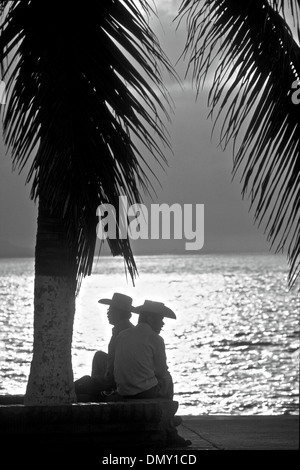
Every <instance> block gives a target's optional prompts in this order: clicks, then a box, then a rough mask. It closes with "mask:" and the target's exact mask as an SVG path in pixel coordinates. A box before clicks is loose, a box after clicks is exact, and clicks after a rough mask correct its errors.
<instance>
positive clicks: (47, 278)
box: [24, 198, 76, 405]
mask: <svg viewBox="0 0 300 470" xmlns="http://www.w3.org/2000/svg"><path fill="white" fill-rule="evenodd" d="M72 266H74V260H72V256H71V252H70V249H69V247H68V244H67V240H66V234H65V229H64V226H63V224H62V220H61V219H60V218H58V217H55V214H53V213H52V212H51V211H50V210H49V209H48V208H47V207H45V205H44V204H43V201H42V200H41V198H40V200H39V214H38V228H37V240H36V250H35V286H34V340H33V358H32V363H31V369H30V374H29V380H28V384H27V390H26V396H25V402H24V403H25V405H62V404H71V403H72V402H74V401H76V396H75V390H74V385H73V370H72V356H71V348H72V334H73V321H74V314H75V274H74V270H73V269H72Z"/></svg>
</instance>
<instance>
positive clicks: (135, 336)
mask: <svg viewBox="0 0 300 470" xmlns="http://www.w3.org/2000/svg"><path fill="white" fill-rule="evenodd" d="M99 302H100V303H101V304H105V305H109V308H108V311H107V317H108V321H109V322H110V323H111V324H112V325H114V326H113V329H112V337H111V340H110V342H109V345H108V354H106V353H104V352H103V351H97V352H96V353H95V355H94V358H93V364H92V375H91V377H90V376H84V377H83V378H82V379H79V380H78V381H76V382H75V390H76V394H77V397H78V399H79V400H80V397H81V396H82V395H83V394H84V393H89V394H90V395H91V396H92V398H91V401H92V400H94V401H108V400H109V398H108V396H109V395H110V394H112V395H114V396H117V397H119V398H120V399H122V398H126V399H130V398H131V399H145V398H166V399H169V400H173V380H172V377H171V374H170V372H169V370H168V365H167V358H166V350H165V343H164V340H163V338H162V337H161V336H160V335H159V333H160V331H161V329H162V327H163V326H164V321H163V319H164V318H165V317H167V318H172V319H176V315H175V313H174V312H173V311H172V310H171V309H170V308H168V307H166V306H165V305H164V304H163V303H161V302H153V301H150V300H145V302H144V304H143V305H140V306H138V307H133V306H132V299H131V297H128V296H126V295H123V294H119V293H115V294H114V295H113V297H112V299H101V300H99ZM132 312H134V313H138V314H139V319H138V323H137V325H136V326H133V325H132V323H131V322H130V317H131V313H132ZM168 440H169V444H170V445H177V446H183V447H185V446H187V445H190V441H186V440H185V439H183V438H181V437H180V436H178V434H177V430H176V428H175V425H174V422H172V423H170V427H169V430H168Z"/></svg>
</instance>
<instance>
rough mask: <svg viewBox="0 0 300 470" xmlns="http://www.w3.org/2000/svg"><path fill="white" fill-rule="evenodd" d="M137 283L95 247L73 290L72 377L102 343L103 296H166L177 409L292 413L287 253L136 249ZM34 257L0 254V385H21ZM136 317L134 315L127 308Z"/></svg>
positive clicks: (294, 350)
mask: <svg viewBox="0 0 300 470" xmlns="http://www.w3.org/2000/svg"><path fill="white" fill-rule="evenodd" d="M136 262H137V266H138V270H139V277H138V278H137V280H136V283H135V286H133V285H132V282H131V280H130V279H126V276H125V274H124V264H123V261H122V260H120V259H114V258H111V257H101V258H100V259H99V260H98V261H97V262H95V266H94V270H93V274H92V275H91V276H90V277H87V278H86V279H84V281H83V284H82V287H81V291H80V294H79V296H78V298H77V304H76V317H75V323H74V333H73V351H72V352H73V371H74V377H75V379H77V378H79V377H81V376H82V375H84V374H89V373H90V370H91V362H92V358H93V354H94V352H95V351H96V350H97V349H103V350H107V343H108V341H109V337H110V334H111V327H110V325H109V324H108V322H107V319H106V308H105V306H103V305H101V304H98V300H99V299H100V298H102V297H110V296H111V295H112V294H113V292H115V291H118V292H122V293H125V294H128V295H130V296H132V297H133V298H134V304H135V305H138V304H141V303H143V302H144V300H145V299H151V300H158V301H162V302H165V303H166V304H167V305H168V306H169V307H170V308H172V309H173V310H174V311H175V313H176V315H177V320H171V319H166V321H165V327H164V329H163V331H162V333H161V335H162V336H163V337H164V339H165V343H166V349H167V358H168V363H169V368H170V371H171V373H172V376H173V380H174V385H175V397H174V398H175V399H176V400H178V401H179V413H181V414H190V415H198V414H243V415H245V414H283V413H290V414H299V312H300V301H299V294H298V293H297V291H296V290H293V291H289V290H288V287H287V271H288V268H287V264H286V260H285V258H283V257H280V256H274V255H244V254H243V255H236V256H232V255H220V256H216V255H211V256H210V255H200V256H185V255H182V256H151V257H149V256H144V257H136ZM33 280H34V261H33V260H32V259H23V260H20V259H19V260H16V259H14V260H0V371H1V376H0V393H1V394H5V393H25V390H26V382H27V379H28V374H29V367H30V361H31V356H32V335H33ZM132 320H133V323H136V320H137V317H136V316H135V315H134V314H133V317H132Z"/></svg>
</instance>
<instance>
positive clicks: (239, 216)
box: [0, 0, 269, 253]
mask: <svg viewBox="0 0 300 470" xmlns="http://www.w3.org/2000/svg"><path fill="white" fill-rule="evenodd" d="M179 4H180V1H178V0H173V1H172V0H160V1H157V6H158V15H159V21H157V20H153V21H151V24H152V25H153V28H154V29H155V32H156V34H157V35H158V37H159V39H160V41H161V45H162V48H163V49H164V50H165V52H166V53H167V55H168V56H169V58H170V60H171V61H172V62H173V63H174V64H175V62H176V61H177V59H178V58H179V56H180V53H181V52H182V50H183V47H184V42H185V24H184V23H182V24H181V26H180V28H179V29H178V30H177V31H176V29H175V25H174V24H172V20H173V19H174V14H175V12H176V9H177V6H178V5H179ZM186 67H187V61H185V62H184V61H182V60H181V61H180V62H179V63H178V65H177V66H176V69H177V71H178V73H179V75H180V77H181V80H182V87H180V86H179V85H178V84H177V83H175V82H174V81H170V80H169V78H168V77H166V84H167V86H168V89H169V91H170V94H171V96H172V99H173V101H174V105H175V114H174V115H172V123H171V124H167V126H168V130H169V132H170V138H171V144H172V148H173V154H171V153H170V152H168V151H166V157H167V159H168V162H169V167H168V168H166V171H165V173H163V172H160V174H159V180H160V182H161V185H162V188H159V186H157V185H156V188H157V199H156V200H154V202H156V203H168V204H173V203H180V204H204V208H205V224H204V225H205V240H204V249H205V251H215V250H216V251H218V252H220V251H228V250H230V251H262V250H268V248H269V247H268V245H267V244H266V242H265V237H264V235H263V233H262V230H258V229H257V227H256V226H254V223H253V215H252V214H251V213H249V212H248V208H249V204H248V202H247V201H243V200H242V197H241V186H240V184H239V182H238V179H237V180H234V181H233V182H232V181H231V170H232V150H231V147H229V148H228V150H226V151H225V152H223V151H221V150H220V149H219V148H218V139H217V137H218V136H217V134H216V135H215V137H213V139H212V140H211V130H212V123H211V121H209V120H207V115H208V108H207V105H206V99H207V90H208V87H207V88H205V89H204V90H203V92H202V93H201V94H200V96H199V97H198V100H197V101H196V93H195V89H194V88H193V87H192V84H191V79H190V76H188V77H187V78H186V79H185V78H184V74H185V70H186ZM0 151H1V157H0V240H8V241H10V242H11V243H14V244H17V245H22V246H34V244H35V233H36V215H37V208H36V206H35V205H34V203H33V202H32V201H31V200H30V198H29V193H30V185H27V186H25V184H24V183H25V179H26V173H24V174H23V173H22V174H21V175H18V174H17V172H14V173H13V172H12V165H11V160H10V156H9V154H8V155H7V156H5V152H4V146H3V142H2V140H0ZM134 247H135V248H134V249H135V251H136V253H140V252H147V253H151V252H164V251H168V252H170V251H171V250H175V251H182V249H183V242H181V241H174V240H173V241H165V242H162V241H156V242H151V241H143V242H138V243H135V244H134Z"/></svg>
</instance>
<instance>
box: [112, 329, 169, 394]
mask: <svg viewBox="0 0 300 470" xmlns="http://www.w3.org/2000/svg"><path fill="white" fill-rule="evenodd" d="M166 374H168V366H167V359H166V351H165V343H164V340H163V339H162V337H161V336H159V335H158V334H157V333H155V331H153V330H152V328H151V326H150V325H148V324H147V323H138V324H137V325H136V326H135V327H134V328H129V329H127V330H124V331H122V332H121V333H120V334H119V335H118V336H117V339H116V346H115V362H114V377H115V381H116V384H117V391H118V393H119V394H120V395H123V396H127V395H136V394H137V393H140V392H143V391H146V390H149V389H150V388H152V387H154V386H155V385H157V383H158V380H157V379H159V378H163V377H165V375H166Z"/></svg>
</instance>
